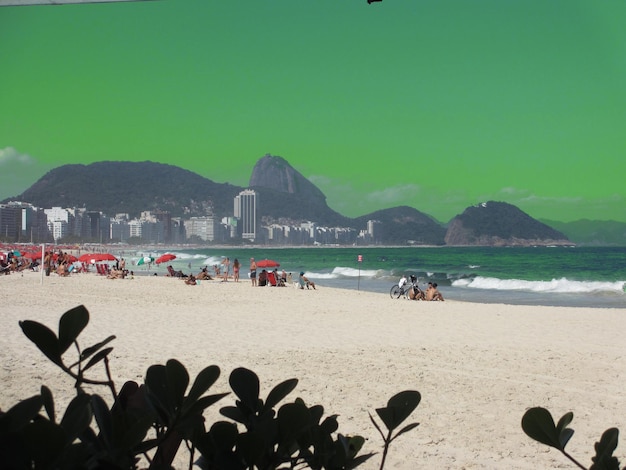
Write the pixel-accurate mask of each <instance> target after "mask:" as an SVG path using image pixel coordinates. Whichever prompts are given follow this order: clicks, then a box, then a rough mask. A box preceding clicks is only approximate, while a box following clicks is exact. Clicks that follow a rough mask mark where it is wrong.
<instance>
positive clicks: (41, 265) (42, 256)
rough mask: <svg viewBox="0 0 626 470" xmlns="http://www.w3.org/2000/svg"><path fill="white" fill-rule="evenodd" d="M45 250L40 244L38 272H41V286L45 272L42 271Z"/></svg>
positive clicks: (43, 245) (44, 246)
mask: <svg viewBox="0 0 626 470" xmlns="http://www.w3.org/2000/svg"><path fill="white" fill-rule="evenodd" d="M45 250H46V244H45V243H42V244H41V262H40V263H39V271H41V285H43V272H44V271H45V269H44V265H43V260H44V257H45V255H44V252H45Z"/></svg>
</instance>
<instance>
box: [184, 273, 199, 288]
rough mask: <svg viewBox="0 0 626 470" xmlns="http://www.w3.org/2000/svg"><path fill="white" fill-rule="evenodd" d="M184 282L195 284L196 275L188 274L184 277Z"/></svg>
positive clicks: (190, 284)
mask: <svg viewBox="0 0 626 470" xmlns="http://www.w3.org/2000/svg"><path fill="white" fill-rule="evenodd" d="M185 284H187V285H188V286H195V285H196V277H195V276H194V275H193V274H190V275H189V277H188V278H187V279H185Z"/></svg>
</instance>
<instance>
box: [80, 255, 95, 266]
mask: <svg viewBox="0 0 626 470" xmlns="http://www.w3.org/2000/svg"><path fill="white" fill-rule="evenodd" d="M95 256H96V254H95V253H84V254H82V255H80V256H79V257H78V261H80V262H81V263H91V264H93V263H95V262H96V259H95Z"/></svg>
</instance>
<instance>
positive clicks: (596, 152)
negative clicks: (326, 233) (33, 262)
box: [0, 0, 626, 223]
mask: <svg viewBox="0 0 626 470" xmlns="http://www.w3.org/2000/svg"><path fill="white" fill-rule="evenodd" d="M0 11H1V13H2V14H1V15H0V41H2V44H3V47H2V48H1V49H0V63H2V64H3V73H2V74H0V104H2V108H3V112H2V113H0V172H1V173H2V175H3V185H2V187H1V188H0V199H4V198H7V197H11V196H16V195H18V194H20V193H22V192H23V191H24V190H26V189H27V188H28V187H29V186H30V185H31V184H33V183H34V182H35V181H36V180H37V179H39V178H40V177H41V176H43V175H44V174H45V173H46V171H49V170H50V169H52V168H54V167H57V166H61V165H64V164H68V163H84V164H88V163H91V162H95V161H103V160H120V161H146V160H151V161H155V162H160V163H168V164H172V165H176V166H180V167H182V168H185V169H188V170H191V171H193V172H195V173H198V174H200V175H201V176H204V177H206V178H209V179H211V180H213V181H215V182H219V183H226V182H229V183H232V184H235V185H238V186H241V187H246V186H247V184H248V180H249V178H250V175H251V172H252V168H253V167H254V164H255V163H256V161H257V160H258V159H260V158H261V157H262V156H263V155H265V154H268V153H269V154H272V155H278V156H281V157H283V158H284V159H285V160H287V161H288V162H289V163H290V164H291V165H292V166H293V167H294V168H295V169H296V170H297V171H299V172H300V173H302V174H303V175H304V176H305V177H307V178H308V179H310V180H311V181H312V182H313V183H314V184H315V185H316V186H317V187H319V188H320V190H321V191H322V192H323V193H324V194H325V195H326V197H327V203H328V205H329V206H330V207H331V208H332V209H334V210H336V211H337V212H339V213H341V214H344V215H346V216H348V217H357V216H361V215H364V214H367V213H371V212H373V211H375V210H379V209H384V208H389V207H394V206H400V205H408V206H411V207H415V208H416V209H418V210H419V211H421V212H423V213H426V214H429V215H431V216H433V217H435V218H436V219H437V220H439V221H441V222H444V223H445V222H447V221H448V220H450V219H451V218H452V217H454V216H455V215H457V214H460V213H461V212H463V210H464V209H465V208H466V207H468V206H471V205H475V204H478V203H480V202H484V201H487V200H497V201H504V202H508V203H510V204H513V205H515V206H517V207H519V208H520V209H522V210H523V211H525V212H527V213H528V214H529V215H531V216H532V217H534V218H539V219H550V220H559V221H564V222H567V221H573V220H579V219H583V218H587V219H595V220H609V219H610V220H618V221H626V189H625V186H626V185H624V184H623V183H622V180H623V175H624V174H625V173H626V163H625V162H626V159H624V153H625V152H624V151H625V150H626V139H624V137H623V135H626V132H625V131H626V129H624V127H625V123H626V89H625V85H624V84H625V83H626V32H624V30H623V28H622V25H623V23H624V20H625V19H626V4H624V3H623V2H619V1H616V0H607V1H602V2H596V3H593V4H591V3H588V2H584V1H576V0H575V1H566V0H555V1H554V2H549V3H547V4H546V3H545V2H540V1H538V0H529V1H527V2H522V3H508V2H507V3H503V2H498V1H495V0H491V1H486V0H480V1H477V2H472V3H471V4H470V3H468V2H464V1H461V0H455V1H443V2H436V3H431V4H429V3H426V2H411V3H410V4H407V3H406V2H398V1H396V2H394V1H392V0H384V1H383V2H376V3H373V4H371V5H368V4H367V2H366V1H365V0H362V1H360V0H351V1H348V0H346V1H344V2H333V1H331V0H323V1H316V2H312V1H311V2H289V1H287V0H276V1H272V2H254V1H252V0H246V1H236V0H233V1H232V2H206V1H199V0H179V1H176V2H173V1H169V0H161V1H154V2H119V3H107V4H89V5H88V4H83V5H63V6H28V7H26V6H25V7H4V8H2V9H1V10H0Z"/></svg>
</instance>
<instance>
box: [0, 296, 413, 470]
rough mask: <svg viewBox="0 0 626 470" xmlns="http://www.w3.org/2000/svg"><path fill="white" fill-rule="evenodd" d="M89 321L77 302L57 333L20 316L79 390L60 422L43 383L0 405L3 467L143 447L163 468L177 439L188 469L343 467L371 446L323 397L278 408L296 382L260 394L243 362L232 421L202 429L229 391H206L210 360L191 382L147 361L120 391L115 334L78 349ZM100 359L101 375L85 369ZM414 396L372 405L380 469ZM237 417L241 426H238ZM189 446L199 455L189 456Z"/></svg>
mask: <svg viewBox="0 0 626 470" xmlns="http://www.w3.org/2000/svg"><path fill="white" fill-rule="evenodd" d="M88 323H89V313H88V312H87V309H86V308H85V307H84V306H79V307H76V308H73V309H71V310H69V311H67V312H66V313H65V314H63V316H62V317H61V319H60V321H59V328H58V335H57V334H55V333H54V332H53V331H52V330H50V329H49V328H48V327H46V326H44V325H42V324H40V323H38V322H34V321H29V320H26V321H22V322H20V323H19V324H20V327H21V328H22V331H23V332H24V334H25V335H26V336H27V337H28V338H29V339H30V340H31V341H32V342H33V343H35V345H36V346H37V347H38V348H39V349H40V350H41V352H42V353H43V354H44V355H45V356H46V357H47V358H48V359H50V360H51V361H52V362H53V363H54V364H56V365H57V366H58V367H60V368H61V369H62V370H63V371H64V372H65V373H66V374H68V375H69V376H71V377H72V378H73V379H75V381H76V383H75V388H76V396H75V397H74V398H73V399H72V400H71V402H70V403H69V405H68V407H67V409H66V410H65V413H64V415H63V417H62V418H61V419H60V421H59V420H58V419H57V413H56V410H55V407H54V400H53V396H52V393H51V391H50V390H49V389H48V388H47V387H46V386H45V385H44V386H42V387H41V391H40V394H39V395H35V396H33V397H30V398H28V399H26V400H23V401H21V402H20V403H18V404H17V405H15V406H13V407H12V408H11V409H9V410H8V411H7V412H6V413H3V412H2V411H0V462H2V464H3V465H5V466H7V468H15V469H22V468H23V469H27V468H28V469H31V468H36V469H47V468H105V469H134V468H137V465H138V464H139V462H140V460H141V457H142V456H143V457H144V458H145V459H146V460H147V461H148V463H149V468H150V469H169V468H171V464H172V462H173V460H174V457H175V455H176V453H177V451H178V449H179V448H180V446H181V444H182V443H183V442H184V443H185V445H186V446H187V449H188V451H189V468H190V469H191V468H192V466H193V464H194V463H195V464H196V465H198V466H199V467H200V468H202V469H207V470H208V469H233V470H239V469H241V470H243V469H259V470H265V469H268V470H269V469H278V468H296V467H298V468H302V467H305V466H306V467H308V468H311V469H322V468H324V469H328V470H341V469H350V468H355V467H357V466H358V465H360V464H361V463H363V462H365V461H367V460H368V459H370V458H371V457H372V456H373V455H374V454H373V453H368V454H363V455H358V454H359V452H360V451H361V448H362V447H363V444H364V442H365V440H364V439H363V437H361V436H345V435H342V434H340V433H337V430H338V428H339V426H338V422H337V416H336V415H331V416H327V417H324V416H323V415H324V408H323V407H322V406H320V405H314V406H310V407H309V406H307V405H306V404H305V402H304V401H303V400H302V399H301V398H297V399H296V400H295V401H294V402H292V403H286V404H284V405H282V406H281V407H280V408H278V410H276V409H275V408H276V407H277V405H278V404H279V402H281V401H282V400H283V399H284V398H285V397H286V396H287V395H288V394H289V393H291V392H292V391H293V390H294V389H295V387H296V385H297V383H298V381H297V379H289V380H286V381H284V382H282V383H280V384H278V385H276V386H275V387H274V388H273V389H272V390H271V391H270V393H269V394H268V396H267V398H266V399H265V400H262V399H261V398H259V390H260V384H259V379H258V377H257V375H256V374H255V373H254V372H252V371H250V370H248V369H244V368H237V369H235V370H233V371H232V373H231V374H230V377H229V384H230V386H231V388H232V390H233V392H234V393H235V395H236V396H237V400H236V401H235V405H234V406H225V407H223V408H221V409H220V413H221V414H222V415H223V416H224V417H226V418H228V419H230V420H232V422H231V421H217V422H215V423H213V424H212V425H211V426H210V428H209V429H208V431H207V429H206V427H205V419H204V417H203V412H204V410H206V409H207V408H208V407H209V406H211V405H213V404H215V403H216V402H218V401H219V400H221V399H222V398H224V397H225V396H226V395H228V393H217V394H213V395H205V393H207V391H208V390H209V389H210V388H211V387H212V386H213V385H214V384H215V382H216V381H217V379H218V378H219V376H220V369H219V368H218V367H217V366H209V367H207V368H205V369H203V370H202V371H201V372H200V373H199V374H198V376H197V377H196V379H195V380H194V382H193V384H192V385H191V388H190V389H189V390H188V388H189V384H190V380H189V375H188V373H187V370H186V369H185V367H184V366H183V365H182V364H181V363H180V362H178V361H177V360H175V359H170V360H168V361H167V363H166V364H165V365H158V364H157V365H152V366H150V367H149V368H148V370H147V372H146V376H145V381H144V384H142V385H140V384H137V383H136V382H133V381H128V382H126V383H125V384H124V385H123V386H122V388H121V390H120V391H119V393H118V392H117V390H116V388H115V384H114V382H113V380H112V376H111V372H110V368H109V359H108V357H109V354H110V353H111V351H112V350H113V348H112V347H105V346H107V345H108V344H109V343H110V342H111V341H112V340H113V339H115V336H109V337H108V338H106V339H105V340H104V341H101V342H99V343H97V344H95V345H93V346H91V347H88V348H86V349H84V350H81V348H80V346H79V344H78V341H77V339H78V336H79V335H80V333H81V332H82V331H83V329H84V328H85V327H86V326H87V324H88ZM72 345H74V347H75V348H76V351H77V354H78V360H77V361H76V362H74V363H71V364H67V363H66V362H65V360H64V358H63V356H64V354H65V353H66V352H67V350H68V349H69V348H70V347H71V346H72ZM100 363H102V364H103V366H104V369H105V372H106V377H107V379H106V380H97V379H94V378H91V377H89V376H87V372H88V371H91V370H92V368H93V367H94V366H95V365H96V364H100ZM85 384H89V385H100V386H104V387H107V388H108V389H109V390H110V392H111V394H112V396H113V405H112V407H111V408H110V409H109V408H108V406H107V404H106V402H105V401H104V399H103V398H102V397H101V396H99V395H96V394H89V393H87V392H86V391H85V390H84V389H83V386H84V385H85ZM419 401H420V395H419V393H418V392H414V391H405V392H401V393H399V394H398V395H396V396H394V397H392V398H391V399H390V400H389V402H388V404H387V407H386V408H379V409H377V410H376V411H377V413H378V415H379V417H380V418H381V419H382V420H383V423H384V424H385V426H386V427H387V429H388V430H389V433H388V435H387V436H385V435H383V433H382V431H381V430H380V428H379V427H378V425H377V424H376V422H375V421H374V419H373V418H372V417H371V415H370V418H371V419H372V422H374V425H375V426H376V428H377V429H378V431H379V432H380V433H381V435H382V436H383V440H384V441H385V447H384V453H383V461H382V462H381V469H382V468H383V465H384V460H385V458H386V455H387V451H388V447H389V444H390V443H391V441H393V440H394V439H395V438H397V437H398V436H399V435H401V434H403V433H405V432H407V431H409V430H410V429H413V428H414V427H416V426H417V424H412V425H409V426H406V427H405V428H403V429H402V430H400V431H399V432H398V433H396V435H395V436H392V431H393V430H394V429H395V428H396V427H397V426H398V425H399V424H400V423H401V422H402V421H404V420H405V419H406V418H407V417H408V416H409V415H410V414H411V413H412V412H413V410H414V409H415V408H416V407H417V405H418V404H419ZM42 408H43V412H44V413H42ZM94 421H95V425H96V426H94ZM238 424H239V425H242V426H243V428H244V430H242V432H240V430H239V428H238ZM335 433H337V434H336V437H335ZM196 451H198V452H199V453H200V457H199V458H198V460H197V461H196V462H194V456H195V452H196Z"/></svg>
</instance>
